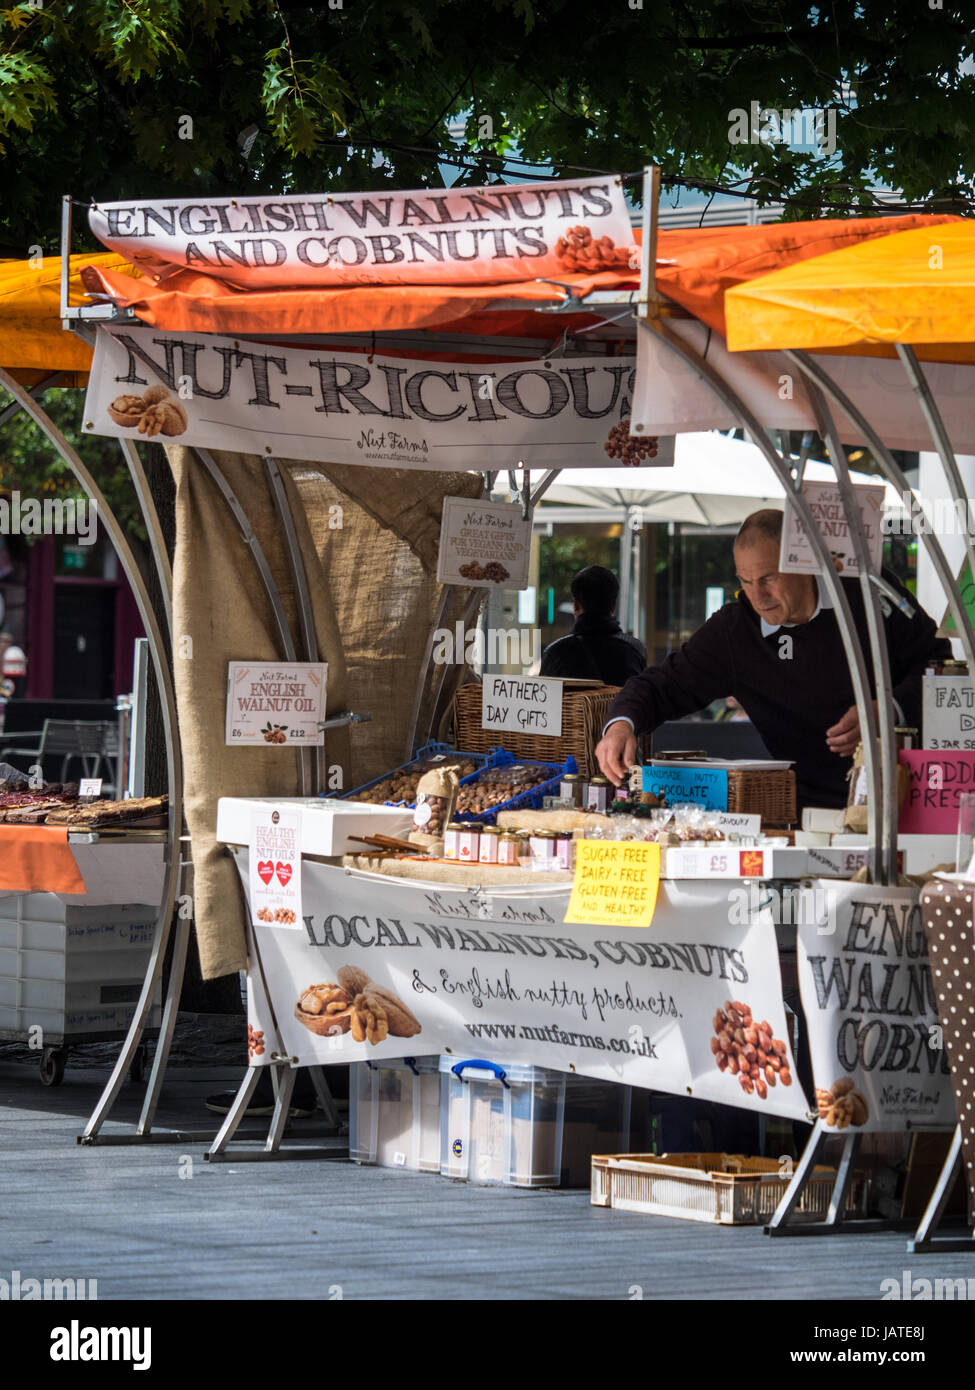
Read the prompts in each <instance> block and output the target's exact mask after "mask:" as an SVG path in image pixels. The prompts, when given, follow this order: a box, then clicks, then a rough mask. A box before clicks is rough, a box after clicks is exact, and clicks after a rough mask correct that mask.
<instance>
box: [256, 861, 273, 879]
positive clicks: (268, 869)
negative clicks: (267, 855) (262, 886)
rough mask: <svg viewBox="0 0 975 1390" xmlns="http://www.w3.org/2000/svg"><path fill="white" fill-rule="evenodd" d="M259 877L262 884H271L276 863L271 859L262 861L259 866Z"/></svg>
mask: <svg viewBox="0 0 975 1390" xmlns="http://www.w3.org/2000/svg"><path fill="white" fill-rule="evenodd" d="M257 877H258V878H259V879H260V880H261V882H262V883H270V882H271V879H272V878H273V877H274V863H273V861H272V860H270V859H261V860H259V861H258V865H257Z"/></svg>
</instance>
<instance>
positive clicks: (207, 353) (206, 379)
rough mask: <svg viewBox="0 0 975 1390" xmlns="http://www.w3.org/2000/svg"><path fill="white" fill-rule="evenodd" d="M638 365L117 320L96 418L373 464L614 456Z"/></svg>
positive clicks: (505, 464) (440, 465)
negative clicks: (353, 345) (392, 352)
mask: <svg viewBox="0 0 975 1390" xmlns="http://www.w3.org/2000/svg"><path fill="white" fill-rule="evenodd" d="M634 374H635V367H634V364H633V361H632V360H630V361H627V360H625V359H613V358H608V357H591V358H590V357H571V358H558V357H553V358H551V359H541V360H538V361H532V362H510V361H509V362H491V361H485V362H476V363H473V364H471V363H468V364H465V365H461V364H452V363H445V362H433V361H425V360H422V359H419V358H404V357H381V356H378V355H376V354H372V353H370V354H369V355H366V354H365V353H354V352H346V353H342V352H333V351H330V350H329V349H327V348H322V347H314V346H312V347H281V346H278V345H276V344H274V345H268V344H262V343H256V342H241V341H239V340H235V339H233V338H223V337H219V336H217V335H215V334H203V333H163V332H158V331H156V330H154V329H151V328H148V327H142V326H140V327H132V326H131V325H129V326H126V327H118V326H112V327H105V328H100V329H99V330H98V335H97V339H96V343H95V359H94V362H93V364H92V369H91V374H90V378H89V384H88V395H87V398H86V401H85V417H84V429H85V430H86V431H87V432H88V433H90V434H105V435H114V436H118V437H121V438H131V439H135V440H138V439H139V438H140V437H142V438H155V439H158V442H160V443H170V442H172V443H179V444H188V445H200V446H202V447H205V448H209V449H237V450H240V451H241V452H243V453H257V454H275V455H277V456H278V457H280V458H295V459H311V460H320V461H324V462H329V463H352V464H356V463H361V464H365V465H367V466H369V467H373V468H375V467H380V468H382V467H388V468H422V469H438V470H450V471H452V470H456V469H461V470H466V469H478V468H480V469H484V470H496V469H500V470H505V469H509V468H515V467H523V466H527V467H529V468H539V469H541V468H566V467H569V468H572V467H578V468H597V467H607V466H612V458H611V455H610V449H612V448H614V446H613V445H612V444H611V443H609V441H610V435H611V434H612V433H613V432H614V431H616V432H618V431H619V427H620V421H621V420H624V421H625V420H627V417H628V416H629V413H630V397H631V394H632V389H633V378H634ZM614 437H615V436H614ZM648 461H649V463H651V464H653V463H657V462H659V464H661V465H665V464H668V463H670V462H672V459H671V458H663V457H661V458H660V459H659V460H657V459H655V458H654V459H649V460H648V459H647V458H643V457H641V459H640V460H639V462H641V463H647V462H648Z"/></svg>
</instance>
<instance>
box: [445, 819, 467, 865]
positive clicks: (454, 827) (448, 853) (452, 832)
mask: <svg viewBox="0 0 975 1390" xmlns="http://www.w3.org/2000/svg"><path fill="white" fill-rule="evenodd" d="M466 829H467V827H466V826H465V825H462V824H461V823H460V822H459V821H452V822H451V823H450V825H448V826H447V828H446V829H445V830H444V833H443V857H444V858H445V859H457V858H459V857H460V856H459V853H458V850H459V846H460V839H459V837H460V834H461V831H463V830H466Z"/></svg>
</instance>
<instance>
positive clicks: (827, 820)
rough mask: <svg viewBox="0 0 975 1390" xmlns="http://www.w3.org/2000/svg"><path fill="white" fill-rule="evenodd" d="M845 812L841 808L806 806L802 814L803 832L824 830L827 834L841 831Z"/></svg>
mask: <svg viewBox="0 0 975 1390" xmlns="http://www.w3.org/2000/svg"><path fill="white" fill-rule="evenodd" d="M845 814H846V813H845V811H844V810H843V808H842V807H841V808H840V809H839V810H836V808H835V807H833V806H807V807H806V809H805V810H804V811H803V813H802V828H803V830H825V831H826V832H827V833H828V834H832V833H833V832H834V831H841V830H842V829H843V817H844V815H845Z"/></svg>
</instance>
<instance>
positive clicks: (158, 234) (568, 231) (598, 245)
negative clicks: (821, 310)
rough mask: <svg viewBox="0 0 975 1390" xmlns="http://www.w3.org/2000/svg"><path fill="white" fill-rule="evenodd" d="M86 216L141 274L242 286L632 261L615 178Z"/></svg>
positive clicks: (447, 279)
mask: <svg viewBox="0 0 975 1390" xmlns="http://www.w3.org/2000/svg"><path fill="white" fill-rule="evenodd" d="M88 222H89V225H90V227H91V229H92V231H93V232H94V234H95V236H97V237H98V239H99V241H101V242H102V243H103V244H104V245H105V246H108V247H109V248H110V249H112V250H114V251H120V252H121V253H122V254H123V255H125V256H127V257H128V258H129V259H130V260H131V261H132V262H133V264H135V265H137V266H139V267H140V269H143V270H146V271H152V270H156V271H165V270H172V268H173V267H186V268H190V269H192V270H197V271H203V272H204V273H206V274H207V275H213V276H216V277H218V278H219V279H222V280H228V281H231V282H232V283H233V284H235V285H243V286H246V287H247V288H255V289H265V288H269V287H273V286H292V285H335V286H342V285H366V284H385V285H393V284H399V285H404V284H409V285H416V284H424V283H427V284H432V283H440V284H462V283H465V282H472V281H473V282H477V283H481V284H490V283H495V284H504V283H507V282H509V281H513V280H527V279H532V280H533V279H536V278H538V277H541V276H553V277H555V276H559V275H565V274H566V273H572V272H586V271H588V272H591V273H592V272H598V271H605V270H614V271H621V270H623V271H628V272H633V271H635V270H636V269H637V266H638V260H637V255H638V249H637V247H636V246H635V245H634V239H633V231H632V228H631V225H630V218H629V214H628V213H627V210H626V204H625V202H624V199H623V185H622V182H621V180H620V179H619V178H618V177H606V178H602V179H593V180H588V181H575V180H559V181H553V182H551V183H535V184H508V185H506V186H504V187H500V188H499V187H492V188H468V189H455V190H438V191H436V192H431V191H430V190H428V189H420V190H416V191H414V192H408V193H372V194H361V193H335V194H328V195H326V194H317V195H316V194H311V195H309V196H307V197H285V198H214V199H212V200H210V201H205V202H204V201H200V200H199V199H192V198H191V199H173V200H170V199H167V200H165V201H163V200H154V201H150V202H125V203H102V204H99V205H96V206H94V207H92V209H91V210H90V212H89V215H88Z"/></svg>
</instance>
